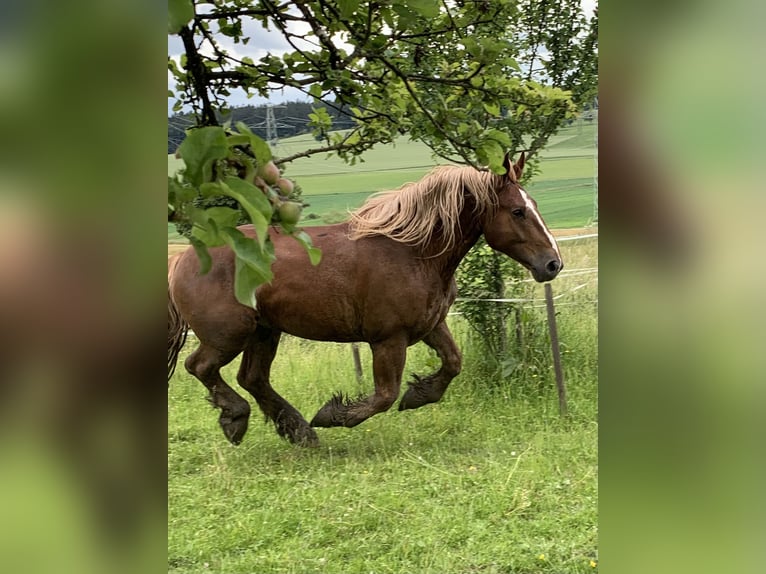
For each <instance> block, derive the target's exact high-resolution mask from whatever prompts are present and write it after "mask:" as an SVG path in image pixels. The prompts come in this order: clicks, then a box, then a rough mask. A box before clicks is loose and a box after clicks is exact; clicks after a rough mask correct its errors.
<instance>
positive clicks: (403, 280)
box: [171, 224, 449, 342]
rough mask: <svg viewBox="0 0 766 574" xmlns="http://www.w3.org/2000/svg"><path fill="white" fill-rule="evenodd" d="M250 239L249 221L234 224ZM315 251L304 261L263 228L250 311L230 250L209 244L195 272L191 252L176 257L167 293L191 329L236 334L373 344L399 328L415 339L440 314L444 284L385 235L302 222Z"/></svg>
mask: <svg viewBox="0 0 766 574" xmlns="http://www.w3.org/2000/svg"><path fill="white" fill-rule="evenodd" d="M240 229H241V230H242V232H243V233H245V234H246V235H248V236H253V234H254V231H253V228H252V226H249V225H246V226H242V227H240ZM305 231H306V232H307V233H308V234H309V235H310V236H311V239H312V243H313V245H314V246H315V247H318V248H319V249H320V250H321V252H322V258H321V261H320V262H319V264H318V265H312V264H311V261H310V260H309V257H308V254H307V253H306V250H305V249H304V248H303V246H302V245H301V244H300V243H298V242H297V241H296V240H295V239H294V238H293V237H291V236H289V235H287V234H284V233H281V232H279V231H278V230H275V229H272V230H271V234H270V236H271V240H272V242H273V244H274V249H275V254H276V260H275V261H274V263H273V265H272V271H273V274H274V277H273V280H272V281H271V282H270V283H267V284H264V285H261V286H260V287H258V289H257V290H256V302H257V304H256V307H257V310H253V309H251V308H249V307H245V306H243V305H241V304H240V303H239V302H238V301H237V300H236V298H235V297H234V267H235V263H234V254H233V252H232V251H231V250H230V249H229V248H228V247H221V248H214V249H210V255H211V258H212V261H213V263H212V266H211V269H210V271H209V272H208V273H207V274H205V275H201V274H200V273H199V262H198V261H197V257H196V254H195V253H194V250H193V249H191V248H190V249H189V250H187V251H186V252H184V253H183V254H182V255H181V257H180V258H179V259H178V261H177V263H176V267H175V271H174V273H173V281H172V285H171V288H172V289H171V291H172V293H173V296H174V297H175V298H176V301H177V305H178V307H179V309H181V312H182V314H183V315H184V318H185V319H186V320H187V322H188V323H189V324H190V325H191V327H192V329H193V330H194V331H195V333H197V334H198V336H200V331H202V332H203V335H202V337H204V336H205V335H204V333H208V334H209V338H214V339H216V340H220V339H221V338H222V337H229V338H231V337H233V336H236V338H242V337H246V336H248V335H249V334H250V333H252V331H254V330H255V328H256V326H257V325H258V324H261V325H263V326H265V327H270V328H273V329H275V330H279V331H283V332H286V333H289V334H291V335H295V336H297V337H301V338H305V339H315V340H322V341H338V342H348V341H369V342H371V341H376V340H384V339H386V338H388V337H390V336H393V335H395V334H401V333H404V334H405V335H406V337H407V338H408V339H409V340H410V341H411V342H415V341H416V340H418V339H419V338H421V337H422V336H424V335H425V334H426V333H428V332H429V331H430V329H432V328H433V327H434V326H435V325H436V324H437V323H438V322H439V321H440V320H442V319H443V316H444V315H445V314H446V309H447V308H448V306H449V303H448V302H447V301H446V299H447V298H448V296H449V295H448V291H449V289H444V288H442V287H441V286H440V284H439V280H438V277H437V276H435V275H434V274H433V273H432V272H431V271H430V268H429V266H428V265H427V264H424V262H423V259H422V258H420V257H419V256H417V254H416V253H415V251H414V249H413V248H412V247H410V246H407V245H404V244H402V243H399V242H396V241H393V240H390V239H388V238H385V237H366V238H361V239H358V240H351V239H350V238H349V228H348V225H347V224H339V225H330V226H323V227H308V228H305Z"/></svg>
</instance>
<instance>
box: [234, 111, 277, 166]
mask: <svg viewBox="0 0 766 574" xmlns="http://www.w3.org/2000/svg"><path fill="white" fill-rule="evenodd" d="M237 129H238V130H239V132H240V133H241V134H244V135H246V136H247V137H248V139H249V142H250V147H251V148H252V150H253V153H254V154H255V158H256V159H257V160H258V165H263V164H265V163H268V162H270V161H271V148H270V147H269V144H267V143H266V142H265V141H264V140H263V139H262V138H260V137H258V136H257V135H255V134H254V133H253V132H251V131H250V128H249V127H247V126H246V125H245V124H244V123H242V122H237Z"/></svg>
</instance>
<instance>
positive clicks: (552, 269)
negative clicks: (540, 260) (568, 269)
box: [545, 259, 561, 273]
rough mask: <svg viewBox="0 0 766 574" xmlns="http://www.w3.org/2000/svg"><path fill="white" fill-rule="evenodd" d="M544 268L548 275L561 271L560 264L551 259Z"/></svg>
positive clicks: (556, 260)
mask: <svg viewBox="0 0 766 574" xmlns="http://www.w3.org/2000/svg"><path fill="white" fill-rule="evenodd" d="M545 268H546V269H547V270H548V273H556V272H558V270H559V269H561V262H560V261H559V260H558V259H551V260H550V261H549V262H548V265H546V266H545Z"/></svg>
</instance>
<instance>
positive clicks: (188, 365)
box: [184, 352, 211, 379]
mask: <svg viewBox="0 0 766 574" xmlns="http://www.w3.org/2000/svg"><path fill="white" fill-rule="evenodd" d="M210 367H211V365H210V363H209V362H207V364H206V361H204V360H201V359H200V357H199V354H198V353H196V352H195V353H192V354H191V355H189V356H188V357H186V360H185V361H184V368H185V369H186V371H187V372H188V373H189V374H191V375H194V376H195V377H197V378H198V379H203V378H204V377H205V375H206V374H207V373H209V372H210Z"/></svg>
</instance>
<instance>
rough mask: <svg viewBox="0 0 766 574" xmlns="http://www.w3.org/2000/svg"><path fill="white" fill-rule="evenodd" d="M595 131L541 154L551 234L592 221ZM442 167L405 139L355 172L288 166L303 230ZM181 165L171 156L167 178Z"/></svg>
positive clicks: (335, 162)
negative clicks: (301, 204) (301, 202)
mask: <svg viewBox="0 0 766 574" xmlns="http://www.w3.org/2000/svg"><path fill="white" fill-rule="evenodd" d="M594 133H595V126H594V125H592V124H584V125H583V126H580V127H578V126H571V127H568V128H564V129H562V130H561V131H560V132H559V134H557V135H556V136H555V137H554V138H552V140H551V142H550V144H549V146H548V149H547V150H545V152H544V153H543V154H542V157H543V161H542V165H541V168H542V171H541V173H540V174H539V175H538V176H537V177H536V178H535V180H534V181H533V182H532V183H531V184H530V185H529V188H528V191H530V193H532V195H533V196H534V197H535V199H537V201H538V204H539V206H540V210H541V212H542V214H543V217H545V219H546V221H547V222H548V223H549V225H550V226H551V227H552V228H562V227H582V226H584V225H587V224H588V223H589V222H590V219H591V217H592V215H593V174H594V169H595V163H594V161H593V151H594ZM315 145H317V142H315V141H314V140H313V139H312V138H311V137H310V136H307V135H302V136H296V137H294V138H289V139H285V140H282V141H281V142H280V144H279V146H278V147H277V148H276V150H275V151H276V153H277V154H278V155H280V156H283V157H285V156H288V155H291V154H293V153H297V152H300V151H303V150H305V149H308V148H309V147H312V146H315ZM436 163H438V162H437V161H436V160H434V159H433V157H432V156H431V152H430V150H429V149H428V148H427V147H426V146H424V145H422V144H419V143H415V142H412V141H410V140H406V139H400V140H398V141H397V142H396V144H394V145H389V146H380V147H378V148H375V149H372V150H370V151H368V152H367V153H366V154H365V155H364V161H362V162H358V163H357V164H356V165H354V166H350V165H347V164H345V163H344V162H343V161H341V160H340V159H338V158H336V157H327V156H326V155H324V154H322V155H316V156H311V157H308V158H302V159H301V160H299V161H296V162H295V163H294V164H293V165H290V166H287V168H286V171H285V174H286V175H287V176H288V177H290V178H293V179H295V180H296V181H297V182H298V183H299V184H300V185H301V187H302V188H303V195H304V198H305V201H306V202H307V203H308V204H309V207H308V208H307V209H306V211H305V214H306V215H309V214H313V215H315V216H317V218H316V219H314V218H312V219H305V220H304V224H306V225H315V224H320V223H331V222H335V221H338V220H339V219H341V218H343V217H344V214H345V213H346V212H347V211H348V210H349V209H353V208H355V207H358V206H359V205H361V204H362V203H363V202H364V200H365V198H366V197H367V196H368V195H369V194H370V193H373V192H376V191H384V190H387V189H395V188H397V187H399V186H401V185H402V184H404V183H407V182H410V181H416V180H418V179H420V178H421V177H423V175H425V173H427V172H428V171H429V170H430V168H431V167H432V166H433V165H435V164H436ZM180 164H181V161H180V160H177V159H175V158H174V157H173V156H168V173H169V174H170V173H173V172H174V171H175V170H176V169H178V167H179V166H180Z"/></svg>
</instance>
